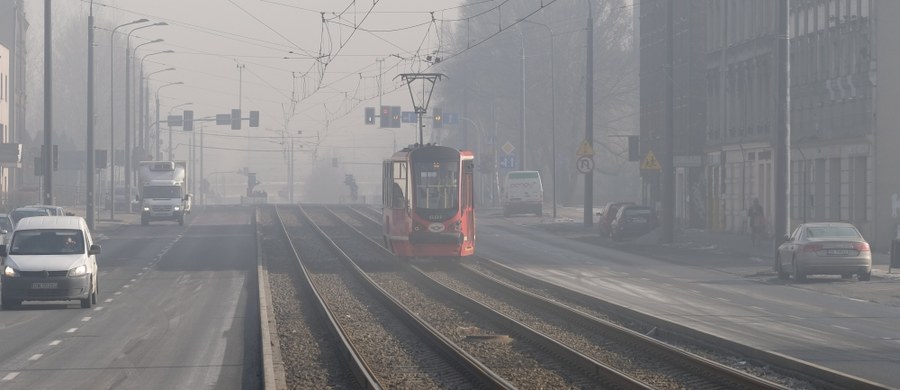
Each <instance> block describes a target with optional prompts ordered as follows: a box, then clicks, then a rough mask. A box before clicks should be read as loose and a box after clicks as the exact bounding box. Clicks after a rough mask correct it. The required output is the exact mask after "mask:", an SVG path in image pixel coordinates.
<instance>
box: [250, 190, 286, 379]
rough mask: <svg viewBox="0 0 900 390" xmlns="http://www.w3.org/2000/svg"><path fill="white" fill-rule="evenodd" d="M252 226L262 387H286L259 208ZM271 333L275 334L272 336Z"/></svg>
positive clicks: (254, 214) (256, 210)
mask: <svg viewBox="0 0 900 390" xmlns="http://www.w3.org/2000/svg"><path fill="white" fill-rule="evenodd" d="M253 226H254V230H255V231H256V275H257V282H258V283H257V286H258V287H257V289H258V290H259V333H260V346H261V354H262V363H263V364H262V365H263V372H262V374H263V389H266V390H281V389H287V381H286V380H285V376H284V362H283V361H282V360H281V346H280V343H279V341H278V337H277V335H278V329H277V325H276V323H275V313H274V311H273V310H272V299H271V297H270V296H269V271H268V268H267V267H266V263H265V258H264V257H263V254H262V233H261V232H260V231H259V208H258V207H257V208H255V211H254V213H253ZM272 335H276V336H275V337H272Z"/></svg>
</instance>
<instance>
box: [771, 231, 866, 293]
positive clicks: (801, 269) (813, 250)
mask: <svg viewBox="0 0 900 390" xmlns="http://www.w3.org/2000/svg"><path fill="white" fill-rule="evenodd" d="M775 271H776V272H778V278H779V279H787V278H788V276H789V275H793V276H794V279H795V280H797V281H801V280H804V279H806V276H807V275H841V277H842V278H845V279H847V278H850V277H851V276H853V275H854V274H855V275H856V277H857V278H858V279H859V280H861V281H866V280H869V278H871V276H872V251H871V249H870V248H869V243H868V242H866V240H865V239H864V238H863V236H862V234H860V233H859V230H857V229H856V227H855V226H853V225H851V224H849V223H844V222H812V223H804V224H800V226H798V227H797V228H796V229H794V232H793V233H791V235H789V236H785V237H784V242H783V243H782V244H781V245H779V246H778V256H777V257H776V258H775Z"/></svg>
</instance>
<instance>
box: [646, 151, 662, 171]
mask: <svg viewBox="0 0 900 390" xmlns="http://www.w3.org/2000/svg"><path fill="white" fill-rule="evenodd" d="M661 169H662V167H661V166H660V165H659V161H658V160H656V156H655V155H653V151H652V150H649V151H647V155H646V156H644V160H642V161H641V170H642V171H658V170H661Z"/></svg>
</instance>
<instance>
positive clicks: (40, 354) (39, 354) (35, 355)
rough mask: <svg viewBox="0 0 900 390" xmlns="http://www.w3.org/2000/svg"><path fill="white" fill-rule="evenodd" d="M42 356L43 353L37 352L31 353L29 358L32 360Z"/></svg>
mask: <svg viewBox="0 0 900 390" xmlns="http://www.w3.org/2000/svg"><path fill="white" fill-rule="evenodd" d="M41 356H44V354H42V353H36V354H34V355H31V357H30V358H28V360H31V361H34V360H38V359H40V358H41Z"/></svg>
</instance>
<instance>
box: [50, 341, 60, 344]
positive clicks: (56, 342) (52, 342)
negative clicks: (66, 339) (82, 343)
mask: <svg viewBox="0 0 900 390" xmlns="http://www.w3.org/2000/svg"><path fill="white" fill-rule="evenodd" d="M61 342H62V340H53V341H51V342H50V345H59V343H61Z"/></svg>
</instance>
